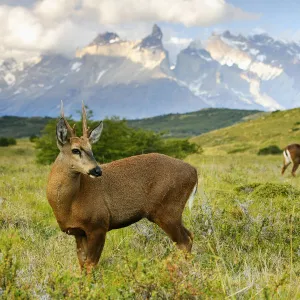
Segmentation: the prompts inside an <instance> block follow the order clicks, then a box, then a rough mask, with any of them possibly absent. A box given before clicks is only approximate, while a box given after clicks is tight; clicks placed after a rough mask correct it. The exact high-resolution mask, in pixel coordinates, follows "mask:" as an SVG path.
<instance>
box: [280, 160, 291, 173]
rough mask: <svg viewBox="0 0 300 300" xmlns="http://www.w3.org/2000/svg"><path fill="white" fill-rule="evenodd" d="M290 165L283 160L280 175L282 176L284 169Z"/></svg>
mask: <svg viewBox="0 0 300 300" xmlns="http://www.w3.org/2000/svg"><path fill="white" fill-rule="evenodd" d="M290 164H291V162H288V163H286V162H285V160H283V167H282V169H281V175H283V174H284V172H285V170H286V168H287V167H288V166H289V165H290Z"/></svg>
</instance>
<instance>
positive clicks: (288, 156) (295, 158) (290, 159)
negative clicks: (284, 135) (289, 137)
mask: <svg viewBox="0 0 300 300" xmlns="http://www.w3.org/2000/svg"><path fill="white" fill-rule="evenodd" d="M283 157H284V160H283V167H282V170H281V174H282V175H283V174H284V172H285V170H286V168H287V167H288V166H289V165H290V164H291V163H293V168H292V175H293V176H294V177H295V176H296V171H297V169H298V167H299V164H300V145H299V144H291V145H288V146H287V147H285V149H284V150H283Z"/></svg>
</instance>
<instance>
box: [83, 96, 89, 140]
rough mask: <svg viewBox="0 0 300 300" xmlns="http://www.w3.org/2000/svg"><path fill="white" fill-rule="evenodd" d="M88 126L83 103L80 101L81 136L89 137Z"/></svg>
mask: <svg viewBox="0 0 300 300" xmlns="http://www.w3.org/2000/svg"><path fill="white" fill-rule="evenodd" d="M89 129H90V128H89V127H88V126H87V120H86V110H85V107H84V103H83V101H82V136H84V137H86V138H88V137H89Z"/></svg>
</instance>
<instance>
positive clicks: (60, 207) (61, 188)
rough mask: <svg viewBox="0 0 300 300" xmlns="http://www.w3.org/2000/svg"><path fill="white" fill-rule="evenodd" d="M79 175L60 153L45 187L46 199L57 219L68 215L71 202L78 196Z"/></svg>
mask: <svg viewBox="0 0 300 300" xmlns="http://www.w3.org/2000/svg"><path fill="white" fill-rule="evenodd" d="M80 177H81V176H80V174H78V173H75V172H74V171H72V169H71V166H70V165H69V164H68V162H67V161H66V160H64V159H63V157H62V155H61V154H60V155H59V156H58V157H57V159H56V161H55V163H54V164H53V167H52V170H51V172H50V176H49V180H48V187H47V197H48V200H49V202H50V205H51V206H52V208H53V210H54V213H55V215H56V217H57V218H58V219H65V217H66V216H69V215H70V212H71V208H72V204H73V203H74V201H76V199H77V198H78V196H79V191H80Z"/></svg>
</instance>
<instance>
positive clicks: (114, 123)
mask: <svg viewBox="0 0 300 300" xmlns="http://www.w3.org/2000/svg"><path fill="white" fill-rule="evenodd" d="M68 121H69V122H70V125H72V124H73V123H74V121H72V120H68ZM56 123H57V121H56V120H51V121H50V122H49V123H48V124H47V126H46V127H45V129H44V131H43V134H42V136H41V137H40V138H39V139H37V140H36V141H35V142H36V148H37V149H38V153H37V162H38V163H40V164H50V163H52V162H53V161H54V160H55V158H56V156H57V155H58V152H59V150H58V149H57V145H56V137H55V132H56ZM88 126H89V127H90V128H94V127H96V126H97V122H91V121H88ZM76 128H78V132H77V135H79V136H80V135H81V131H82V122H81V121H80V122H78V124H77V127H76ZM200 151H201V148H200V147H199V146H198V145H196V144H194V143H190V142H189V141H188V140H187V139H176V140H167V139H163V134H162V133H155V132H154V131H149V130H143V129H138V130H137V129H134V128H131V127H129V126H128V125H127V121H126V120H121V119H119V118H111V119H105V120H104V129H103V132H102V135H101V138H100V141H99V142H98V143H96V144H94V145H93V152H94V156H95V158H96V159H97V160H98V161H99V162H100V163H106V162H110V161H113V160H117V159H121V158H125V157H128V156H132V155H137V154H146V153H153V152H158V153H163V154H166V155H170V156H173V157H176V158H184V157H185V156H187V155H189V154H192V153H196V152H198V153H199V152H200Z"/></svg>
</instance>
